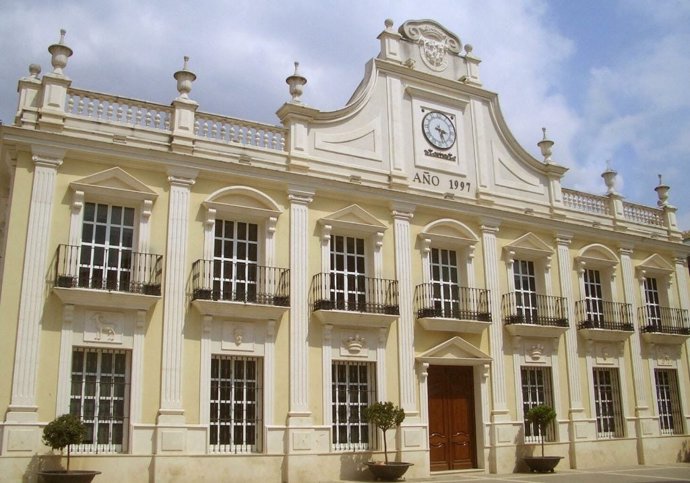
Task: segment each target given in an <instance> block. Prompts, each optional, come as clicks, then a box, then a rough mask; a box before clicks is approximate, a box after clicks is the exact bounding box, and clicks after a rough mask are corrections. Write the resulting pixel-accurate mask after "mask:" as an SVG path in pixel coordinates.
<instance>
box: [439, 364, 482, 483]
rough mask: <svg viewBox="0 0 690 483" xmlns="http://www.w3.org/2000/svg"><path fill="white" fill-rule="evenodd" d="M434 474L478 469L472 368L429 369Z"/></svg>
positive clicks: (444, 367)
mask: <svg viewBox="0 0 690 483" xmlns="http://www.w3.org/2000/svg"><path fill="white" fill-rule="evenodd" d="M428 374H429V375H428V379H427V383H428V386H427V387H428V395H429V448H430V460H431V471H447V470H461V469H468V468H476V467H477V441H476V434H475V433H476V431H475V421H474V377H473V368H472V367H471V366H429V371H428Z"/></svg>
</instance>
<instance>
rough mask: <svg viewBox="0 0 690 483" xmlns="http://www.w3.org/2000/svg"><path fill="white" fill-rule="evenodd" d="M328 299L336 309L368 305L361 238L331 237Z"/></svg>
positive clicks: (364, 259)
mask: <svg viewBox="0 0 690 483" xmlns="http://www.w3.org/2000/svg"><path fill="white" fill-rule="evenodd" d="M329 282H330V297H331V302H333V303H334V304H335V308H337V309H343V310H350V311H357V310H364V307H365V306H366V303H367V288H366V283H367V279H366V256H365V251H364V239H363V238H355V237H351V236H342V235H334V236H332V237H331V272H330V281H329Z"/></svg>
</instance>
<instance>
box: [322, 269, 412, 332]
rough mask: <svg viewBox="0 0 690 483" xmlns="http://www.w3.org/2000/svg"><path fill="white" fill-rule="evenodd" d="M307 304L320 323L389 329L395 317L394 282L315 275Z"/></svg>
mask: <svg viewBox="0 0 690 483" xmlns="http://www.w3.org/2000/svg"><path fill="white" fill-rule="evenodd" d="M310 304H311V305H312V309H313V311H314V315H315V316H316V318H317V319H318V320H319V321H320V322H321V323H323V324H328V325H336V326H343V327H389V326H390V325H391V324H392V323H393V321H394V320H395V319H397V318H398V315H399V313H400V311H399V310H400V308H399V306H398V281H397V280H386V279H383V278H372V277H365V276H363V275H354V274H353V275H345V274H337V273H317V274H316V275H314V278H312V281H311V297H310Z"/></svg>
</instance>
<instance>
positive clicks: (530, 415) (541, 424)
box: [525, 404, 556, 457]
mask: <svg viewBox="0 0 690 483" xmlns="http://www.w3.org/2000/svg"><path fill="white" fill-rule="evenodd" d="M525 419H527V421H529V422H530V423H533V424H536V425H537V428H539V438H540V439H541V455H542V457H543V456H544V433H545V432H546V428H547V427H548V426H549V424H551V422H552V421H553V420H554V419H556V411H554V409H553V408H552V407H551V406H548V405H546V404H540V405H539V406H532V407H531V408H530V409H529V411H527V414H525Z"/></svg>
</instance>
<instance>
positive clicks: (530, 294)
mask: <svg viewBox="0 0 690 483" xmlns="http://www.w3.org/2000/svg"><path fill="white" fill-rule="evenodd" d="M513 275H514V280H515V301H516V308H517V315H521V316H523V317H524V319H525V322H527V323H532V321H534V320H536V318H537V278H536V276H535V275H534V262H531V261H527V260H515V261H514V262H513Z"/></svg>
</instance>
